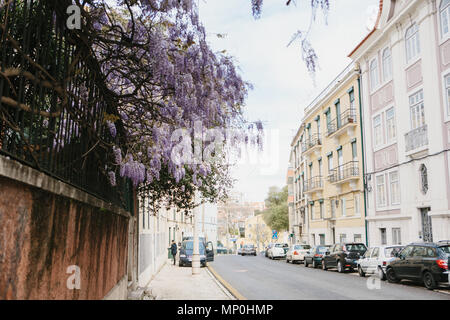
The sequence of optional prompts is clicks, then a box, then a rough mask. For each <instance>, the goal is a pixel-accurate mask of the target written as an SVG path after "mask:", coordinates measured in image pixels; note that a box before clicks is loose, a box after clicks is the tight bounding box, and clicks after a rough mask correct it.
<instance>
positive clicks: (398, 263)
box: [386, 242, 450, 290]
mask: <svg viewBox="0 0 450 320" xmlns="http://www.w3.org/2000/svg"><path fill="white" fill-rule="evenodd" d="M449 255H450V244H448V243H432V242H422V243H411V244H409V245H407V246H406V247H405V248H404V249H403V250H402V251H400V252H399V253H398V254H397V259H395V260H394V261H392V262H391V263H390V264H389V266H388V267H387V269H386V278H387V280H388V281H389V282H391V283H397V282H400V281H401V280H402V279H408V280H419V281H422V282H423V284H424V285H425V287H426V288H427V289H430V290H432V289H434V288H436V287H437V284H438V282H448V281H449V277H448V275H449V271H448V258H449Z"/></svg>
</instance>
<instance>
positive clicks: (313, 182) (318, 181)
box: [305, 176, 323, 192]
mask: <svg viewBox="0 0 450 320" xmlns="http://www.w3.org/2000/svg"><path fill="white" fill-rule="evenodd" d="M319 188H323V178H322V177H321V176H316V177H312V178H310V179H308V180H306V182H305V192H308V191H311V190H315V189H319Z"/></svg>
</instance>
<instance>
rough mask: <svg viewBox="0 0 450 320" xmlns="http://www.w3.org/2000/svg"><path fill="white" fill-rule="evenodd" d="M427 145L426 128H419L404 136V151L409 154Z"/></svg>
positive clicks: (425, 126)
mask: <svg viewBox="0 0 450 320" xmlns="http://www.w3.org/2000/svg"><path fill="white" fill-rule="evenodd" d="M427 145H428V126H427V125H424V126H422V127H420V128H417V129H414V130H411V131H410V132H408V133H407V134H405V146H406V147H405V149H406V150H405V151H406V152H410V151H413V150H415V149H418V148H420V147H423V146H427Z"/></svg>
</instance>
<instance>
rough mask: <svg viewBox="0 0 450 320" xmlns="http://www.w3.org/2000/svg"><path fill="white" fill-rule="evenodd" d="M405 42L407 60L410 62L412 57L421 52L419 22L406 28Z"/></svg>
mask: <svg viewBox="0 0 450 320" xmlns="http://www.w3.org/2000/svg"><path fill="white" fill-rule="evenodd" d="M405 43H406V62H407V63H409V62H410V61H411V60H412V59H414V58H415V57H417V56H418V55H419V54H420V39H419V27H418V26H417V24H414V25H413V26H412V27H410V28H408V30H406V35H405Z"/></svg>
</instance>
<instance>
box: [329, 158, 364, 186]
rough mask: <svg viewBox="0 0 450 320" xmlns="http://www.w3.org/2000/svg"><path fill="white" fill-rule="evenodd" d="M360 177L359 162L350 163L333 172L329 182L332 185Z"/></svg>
mask: <svg viewBox="0 0 450 320" xmlns="http://www.w3.org/2000/svg"><path fill="white" fill-rule="evenodd" d="M358 176H359V167H358V161H350V162H347V163H345V164H343V165H340V166H338V167H336V168H334V169H333V170H331V171H330V174H329V176H328V180H329V181H330V182H331V183H336V182H339V181H342V180H346V179H348V178H353V177H358Z"/></svg>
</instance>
